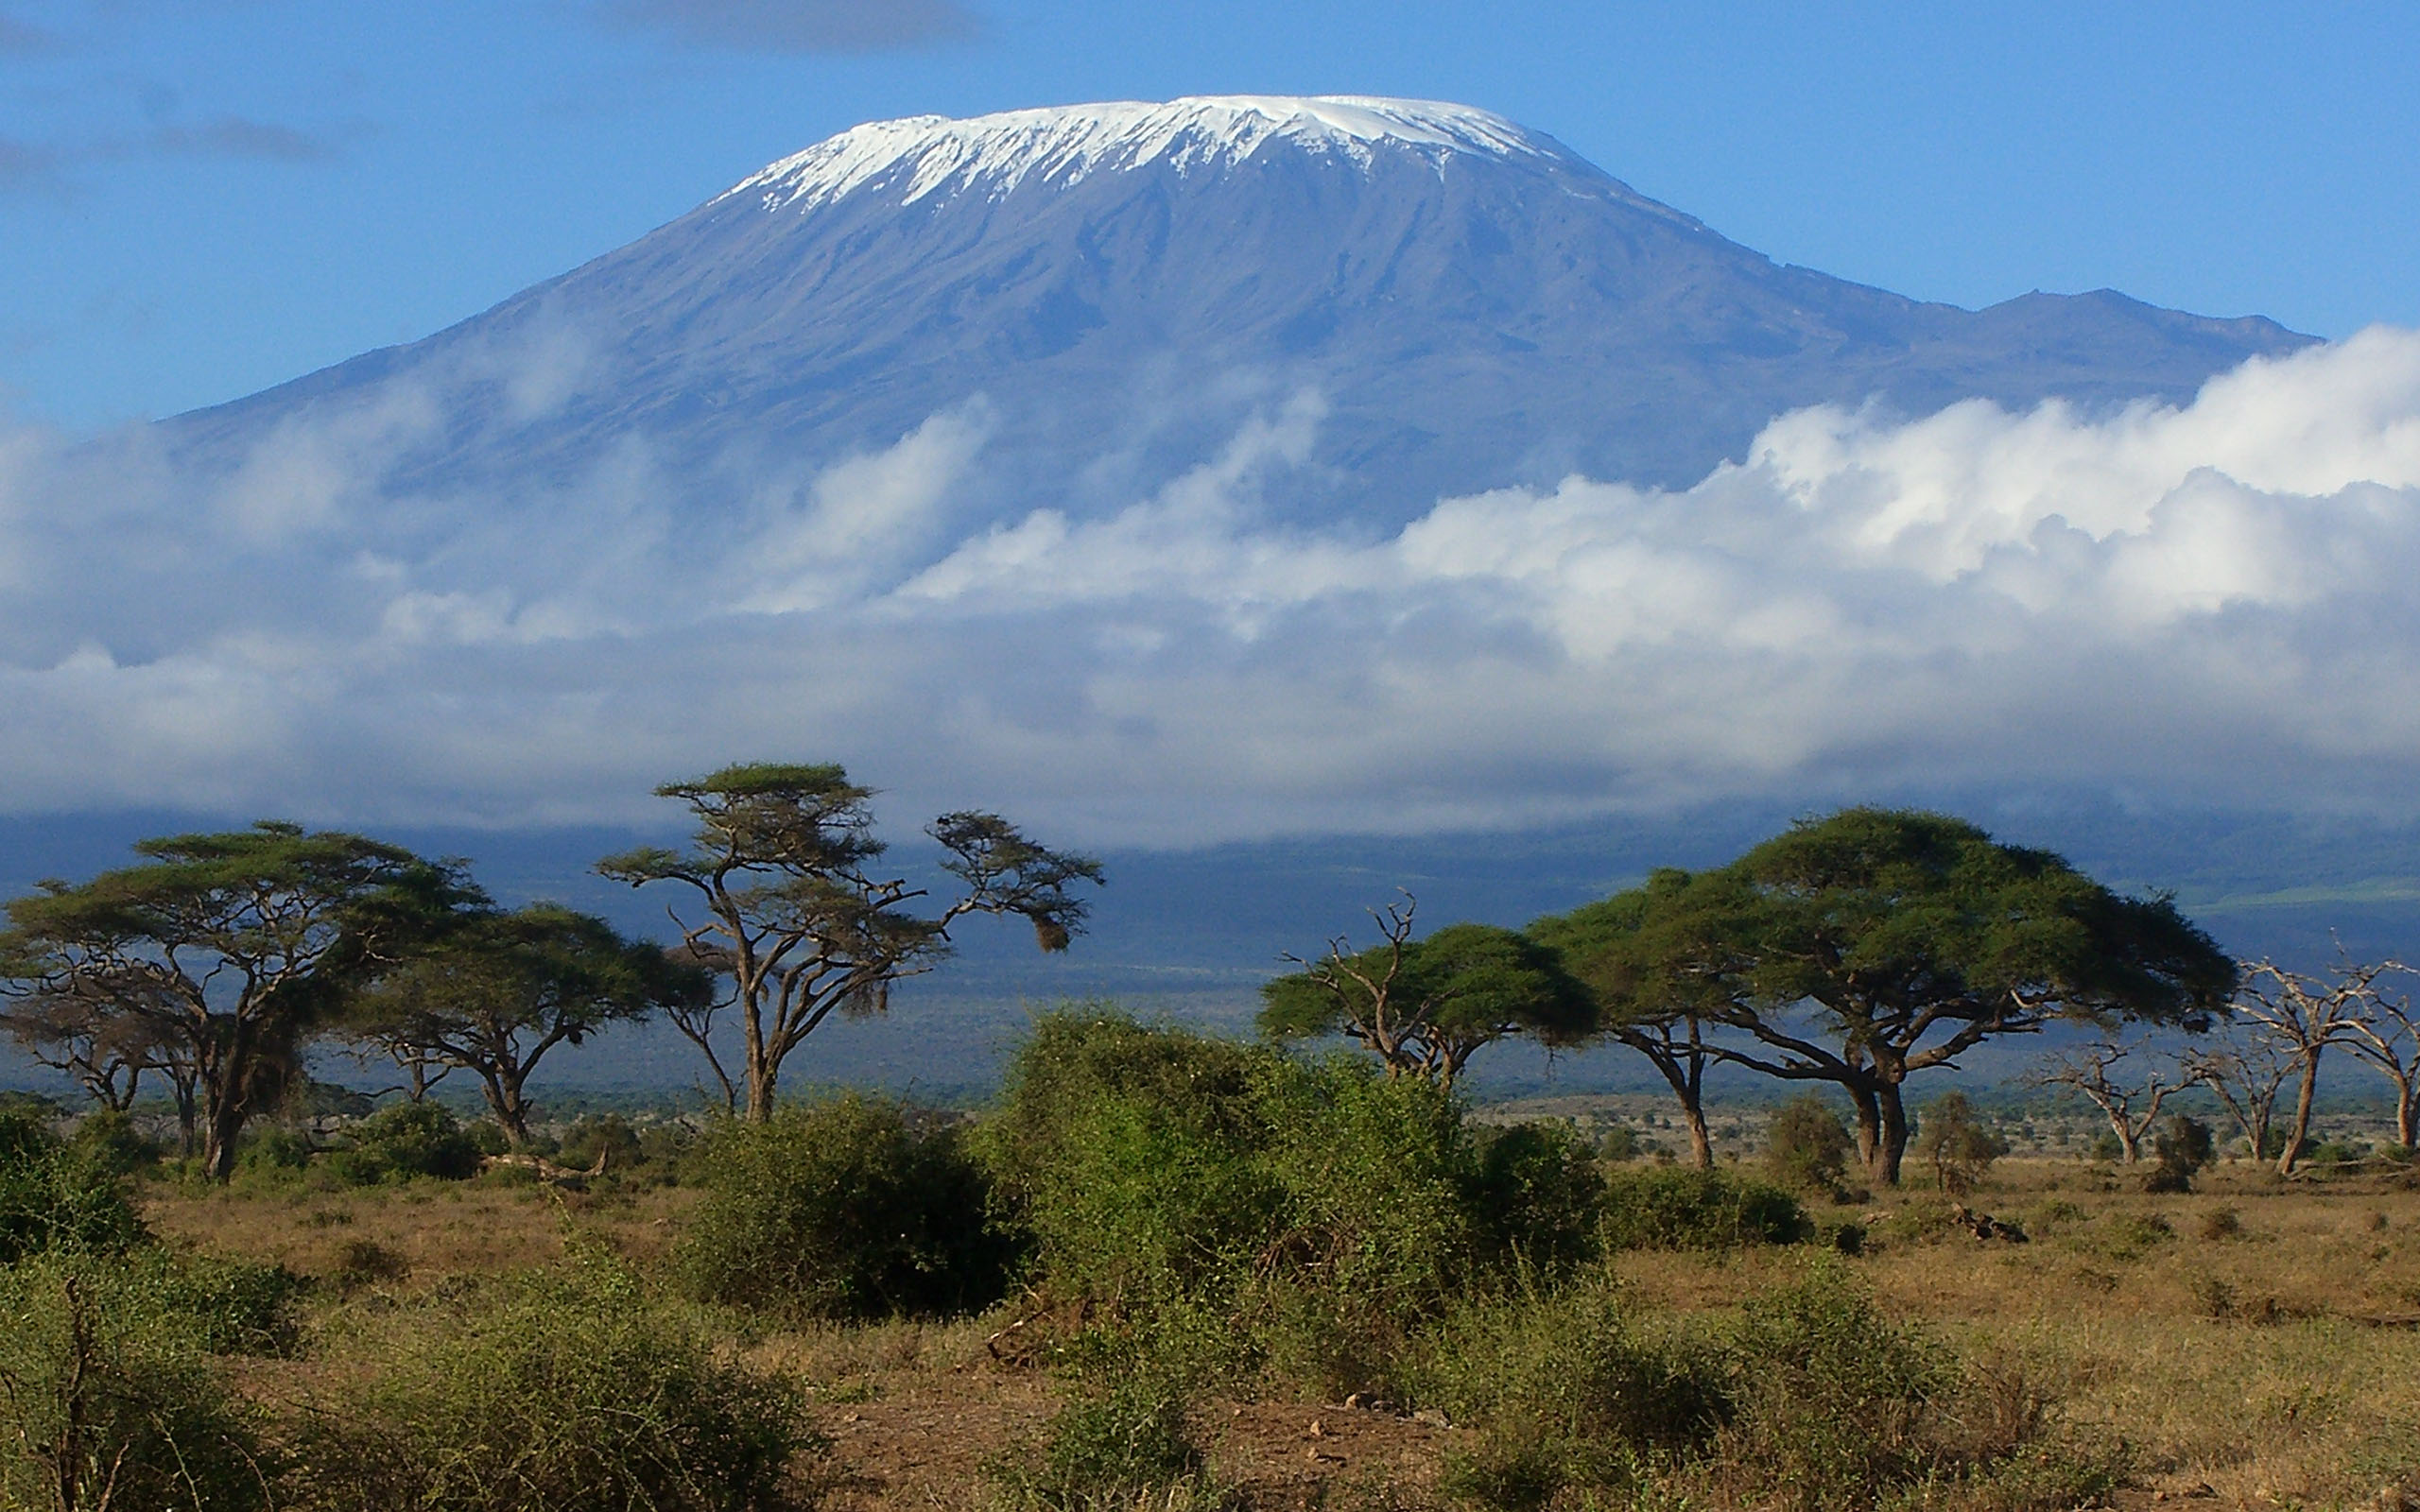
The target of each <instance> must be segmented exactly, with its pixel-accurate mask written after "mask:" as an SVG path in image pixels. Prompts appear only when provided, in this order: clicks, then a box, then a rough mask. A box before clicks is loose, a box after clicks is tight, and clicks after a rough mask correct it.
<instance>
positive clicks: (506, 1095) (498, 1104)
mask: <svg viewBox="0 0 2420 1512" xmlns="http://www.w3.org/2000/svg"><path fill="white" fill-rule="evenodd" d="M479 1080H480V1081H481V1082H482V1083H484V1084H485V1086H486V1088H487V1094H488V1111H489V1112H492V1113H493V1114H494V1115H495V1121H496V1124H497V1125H498V1126H499V1127H501V1128H502V1129H503V1130H504V1142H505V1143H507V1144H510V1146H512V1147H513V1148H514V1149H516V1150H517V1149H520V1148H521V1147H522V1146H523V1145H525V1144H527V1143H529V1104H528V1101H527V1099H526V1098H525V1097H523V1096H522V1093H521V1085H522V1078H521V1077H518V1076H509V1075H507V1074H503V1073H501V1072H493V1071H491V1072H483V1073H481V1074H480V1077H479Z"/></svg>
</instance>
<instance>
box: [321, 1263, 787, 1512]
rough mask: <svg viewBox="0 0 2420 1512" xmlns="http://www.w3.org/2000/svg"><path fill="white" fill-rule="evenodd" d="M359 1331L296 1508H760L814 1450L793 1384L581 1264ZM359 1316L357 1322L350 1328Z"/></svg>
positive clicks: (618, 1279)
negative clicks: (740, 1358) (760, 1369)
mask: <svg viewBox="0 0 2420 1512" xmlns="http://www.w3.org/2000/svg"><path fill="white" fill-rule="evenodd" d="M384 1316H385V1324H384V1326H383V1327H379V1328H376V1329H374V1330H372V1329H367V1328H365V1330H364V1331H363V1335H362V1336H361V1337H358V1338H356V1339H355V1341H354V1345H353V1348H352V1349H349V1350H348V1351H347V1352H346V1353H345V1354H343V1355H341V1356H340V1357H339V1358H340V1359H341V1360H342V1361H343V1362H344V1363H345V1364H346V1365H347V1366H349V1367H350V1368H349V1369H347V1370H345V1371H343V1372H341V1373H340V1374H341V1377H342V1383H341V1384H339V1385H338V1386H337V1387H335V1388H332V1389H334V1390H335V1391H336V1392H337V1395H335V1396H334V1397H332V1398H331V1399H330V1400H325V1401H323V1402H321V1403H320V1410H319V1411H316V1412H314V1413H312V1414H311V1415H310V1417H308V1418H307V1420H306V1424H307V1426H306V1431H305V1432H304V1433H303V1435H302V1438H301V1441H300V1443H299V1444H298V1446H297V1448H298V1452H299V1457H300V1459H301V1461H302V1468H301V1471H300V1473H299V1474H298V1476H297V1482H298V1487H297V1496H296V1500H295V1503H293V1504H295V1505H296V1506H297V1507H298V1508H299V1509H307V1512H424V1509H427V1508H433V1507H443V1508H445V1509H447V1512H636V1509H646V1512H772V1509H775V1508H781V1507H787V1506H792V1505H796V1504H799V1503H801V1502H802V1501H803V1500H804V1487H803V1486H801V1485H800V1483H799V1481H798V1478H797V1474H796V1471H797V1469H798V1467H797V1466H796V1465H795V1464H794V1461H796V1460H797V1459H798V1458H799V1457H800V1456H802V1455H804V1454H805V1453H807V1452H810V1451H812V1450H813V1449H814V1448H815V1447H816V1443H817V1441H816V1439H815V1438H814V1436H813V1435H812V1434H811V1433H810V1432H809V1431H808V1429H807V1427H806V1424H805V1418H804V1401H803V1398H802V1395H801V1393H800V1392H799V1390H798V1388H797V1387H796V1385H795V1383H791V1382H789V1381H787V1380H785V1379H781V1378H776V1377H771V1376H766V1375H761V1374H758V1373H757V1372H755V1371H753V1370H751V1369H749V1368H747V1367H746V1366H743V1365H741V1364H739V1363H738V1362H737V1361H735V1360H734V1359H731V1358H729V1357H728V1356H727V1355H725V1354H724V1353H722V1352H721V1351H719V1350H718V1349H717V1348H716V1347H715V1346H714V1345H713V1344H712V1343H710V1342H709V1340H708V1338H707V1337H706V1335H705V1334H704V1333H703V1332H700V1330H698V1329H696V1328H694V1327H692V1326H690V1325H689V1324H687V1323H685V1322H684V1321H683V1319H682V1318H681V1317H679V1316H678V1315H677V1314H674V1313H672V1312H670V1311H668V1310H667V1309H666V1307H665V1306H664V1305H663V1304H662V1303H661V1302H659V1301H658V1300H657V1299H656V1298H654V1297H651V1296H650V1295H649V1294H648V1291H647V1290H646V1288H645V1287H644V1286H642V1285H641V1284H640V1282H639V1281H638V1280H637V1279H636V1278H635V1277H634V1276H632V1275H631V1273H630V1272H629V1271H627V1270H625V1269H623V1268H622V1267H620V1266H619V1265H618V1264H617V1263H613V1262H611V1261H609V1260H606V1259H604V1258H602V1257H600V1256H598V1255H596V1254H593V1253H587V1254H582V1255H580V1256H579V1258H578V1259H577V1260H576V1262H575V1263H574V1264H573V1265H572V1266H570V1267H569V1268H567V1269H565V1270H562V1271H558V1272H553V1273H546V1274H541V1275H536V1276H531V1277H527V1278H524V1279H522V1280H518V1281H515V1282H511V1283H509V1284H507V1285H504V1286H503V1287H501V1288H500V1289H497V1290H493V1291H488V1292H478V1293H473V1294H471V1295H467V1296H458V1297H454V1298H453V1299H451V1300H446V1299H437V1298H430V1299H425V1300H423V1301H422V1302H421V1303H419V1304H418V1305H417V1306H416V1307H414V1308H413V1309H411V1310H409V1311H407V1312H405V1313H400V1314H385V1315H384ZM365 1321H366V1320H365Z"/></svg>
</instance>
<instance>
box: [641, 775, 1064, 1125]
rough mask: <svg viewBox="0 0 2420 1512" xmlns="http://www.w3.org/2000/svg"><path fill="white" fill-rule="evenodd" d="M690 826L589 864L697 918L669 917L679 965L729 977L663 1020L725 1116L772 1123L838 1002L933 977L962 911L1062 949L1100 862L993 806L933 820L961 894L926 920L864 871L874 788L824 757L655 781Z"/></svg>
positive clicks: (875, 850) (871, 857)
mask: <svg viewBox="0 0 2420 1512" xmlns="http://www.w3.org/2000/svg"><path fill="white" fill-rule="evenodd" d="M655 791H656V795H657V796H658V797H659V798H670V799H680V800H681V801H682V802H683V803H684V804H686V805H687V806H688V809H689V812H690V814H691V816H693V817H694V818H695V819H696V821H697V833H696V835H695V837H694V839H693V840H692V842H691V844H690V847H689V849H688V850H687V851H669V850H664V849H659V848H648V849H643V850H637V851H628V852H626V853H624V854H621V855H615V856H608V857H606V858H605V859H604V860H602V861H600V862H598V863H597V864H596V869H597V870H598V871H599V872H600V873H602V874H603V875H605V876H607V877H611V878H613V879H614V880H615V881H617V882H624V883H628V884H630V885H631V886H633V887H638V886H644V885H647V884H648V883H653V882H672V883H679V884H681V885H683V886H684V887H686V888H688V889H690V891H691V892H692V893H694V894H695V902H696V904H697V911H696V912H695V913H692V914H689V915H687V916H684V915H683V913H682V912H681V911H680V910H679V909H677V908H675V909H672V910H670V912H671V915H672V920H673V923H674V925H675V926H676V927H678V928H679V930H680V931H681V936H682V939H683V941H684V942H685V945H686V950H687V954H688V958H689V959H690V960H691V961H692V962H694V963H696V964H698V965H700V966H703V967H706V968H708V969H710V970H712V971H717V972H718V973H720V974H722V975H724V976H727V977H728V978H730V981H731V991H730V993H729V995H728V996H727V997H725V998H722V999H719V1000H712V1001H708V1002H705V1003H702V1004H692V1005H682V1006H678V1007H676V1008H675V1009H674V1011H672V1012H670V1013H668V1014H667V1017H668V1018H669V1019H670V1022H672V1023H673V1025H674V1026H675V1027H676V1028H678V1029H679V1030H680V1031H681V1032H682V1033H683V1034H684V1035H686V1036H687V1037H688V1038H689V1039H690V1040H692V1041H694V1042H695V1043H696V1044H697V1045H698V1047H699V1049H700V1050H701V1051H702V1052H704V1054H705V1057H706V1062H707V1064H708V1065H709V1066H710V1067H711V1068H712V1069H713V1071H714V1074H715V1076H716V1078H717V1080H718V1081H719V1082H720V1083H721V1084H722V1089H723V1094H724V1098H725V1101H726V1104H727V1105H728V1106H730V1107H732V1108H735V1109H737V1108H740V1106H741V1102H742V1094H743V1092H744V1094H745V1111H746V1114H747V1116H748V1118H749V1119H750V1121H752V1122H755V1123H762V1122H764V1121H765V1120H766V1119H768V1118H770V1117H771V1116H772V1111H773V1098H774V1092H775V1090H776V1087H777V1085H778V1083H779V1081H780V1079H781V1071H782V1063H783V1062H784V1061H786V1060H787V1059H788V1058H789V1057H790V1055H791V1053H792V1052H794V1051H795V1050H797V1049H798V1047H799V1046H800V1045H801V1044H802V1043H804V1041H805V1040H806V1037H807V1036H808V1035H810V1034H813V1033H814V1032H815V1030H816V1029H817V1028H818V1027H820V1026H821V1024H822V1023H823V1022H824V1020H826V1019H827V1018H829V1017H830V1016H831V1015H832V1014H833V1012H835V1011H836V1010H838V1011H843V1012H850V1013H881V1012H884V1011H886V1010H887V1009H888V1008H889V1006H890V985H891V984H892V983H893V982H896V981H898V980H899V979H901V978H902V977H907V976H913V975H917V974H919V973H921V972H924V971H930V970H931V969H932V967H933V966H934V965H935V964H936V963H938V962H939V961H940V960H941V959H942V957H943V956H945V955H947V954H948V953H949V951H950V949H951V942H950V936H949V930H950V926H951V925H952V924H954V923H956V922H957V921H958V920H959V919H962V918H964V917H965V916H967V915H969V914H995V915H1005V914H1014V915H1018V916H1020V917H1022V918H1024V919H1027V920H1028V921H1029V922H1030V923H1031V924H1032V925H1033V932H1034V938H1035V940H1036V942H1037V943H1039V944H1040V945H1041V947H1042V949H1043V950H1045V951H1063V950H1065V949H1066V948H1067V945H1068V942H1069V940H1070V939H1071V938H1072V937H1073V936H1074V934H1075V933H1076V931H1078V930H1079V929H1080V928H1081V927H1082V924H1083V919H1084V912H1085V907H1086V904H1085V902H1084V901H1083V900H1082V899H1080V898H1078V897H1077V896H1075V894H1074V893H1073V892H1072V891H1070V889H1071V888H1072V887H1073V886H1074V885H1076V884H1078V883H1080V882H1089V883H1093V884H1096V885H1098V883H1099V881H1100V864H1099V863H1098V862H1097V861H1095V860H1093V859H1091V858H1090V857H1088V856H1080V855H1076V854H1072V853H1066V852H1061V851H1047V850H1045V849H1044V848H1043V847H1041V846H1039V845H1036V844H1034V843H1033V842H1032V841H1030V840H1029V839H1027V838H1026V837H1025V836H1024V835H1023V834H1022V833H1018V831H1017V830H1016V828H1015V827H1014V826H1012V825H1011V824H1010V823H1009V822H1008V821H1007V820H1006V819H1003V818H1001V817H1000V816H998V815H996V814H984V813H977V812H961V813H954V814H944V815H942V816H941V817H940V818H938V819H935V820H934V821H933V822H932V823H931V824H930V825H928V826H926V827H925V833H926V834H928V835H930V836H931V837H932V838H933V840H934V841H935V842H936V843H938V844H939V845H940V846H941V848H942V852H943V859H942V870H944V871H945V872H947V873H948V874H949V875H950V876H952V877H954V878H956V879H957V881H958V883H959V889H958V895H957V896H956V897H955V898H953V899H952V900H951V901H950V902H948V903H947V904H946V905H945V906H944V907H943V908H942V910H941V911H940V913H939V914H937V915H933V916H924V915H918V914H913V913H910V912H908V909H907V907H906V905H907V904H908V903H909V902H914V901H915V900H917V899H920V898H924V897H925V896H927V893H926V889H925V888H922V887H918V886H915V885H912V884H911V883H909V882H908V880H907V879H905V878H901V877H896V876H885V875H881V874H879V873H877V872H876V871H875V870H874V869H873V868H874V864H875V863H876V862H877V861H879V860H880V859H881V857H882V855H883V853H884V851H885V850H886V849H887V847H886V846H885V845H884V844H883V843H882V842H881V841H880V840H878V839H876V838H875V837H874V833H873V811H872V810H871V809H870V808H869V806H868V800H869V799H872V798H873V789H872V788H868V787H860V786H858V785H857V784H856V783H855V782H850V781H849V778H848V774H847V773H846V772H845V771H843V770H842V769H841V768H840V767H839V766H838V765H773V764H755V765H738V766H727V767H724V768H723V769H722V770H720V771H718V772H715V773H713V774H711V775H709V776H706V777H701V778H698V779H696V780H694V781H691V782H667V783H666V784H665V785H663V786H662V787H659V788H657V789H656V790H655ZM725 1008H728V1009H731V1010H733V1011H735V1013H736V1014H737V1017H738V1019H739V1026H740V1031H741V1038H742V1044H743V1056H744V1059H743V1061H742V1063H741V1066H740V1075H739V1077H738V1078H736V1079H735V1078H734V1076H733V1075H732V1074H731V1069H730V1068H729V1067H727V1066H725V1065H724V1063H723V1061H722V1058H721V1057H720V1056H719V1055H718V1054H717V1051H716V1049H715V1045H714V1033H715V1027H716V1021H717V1016H718V1014H719V1013H720V1012H721V1011H722V1010H723V1009H725Z"/></svg>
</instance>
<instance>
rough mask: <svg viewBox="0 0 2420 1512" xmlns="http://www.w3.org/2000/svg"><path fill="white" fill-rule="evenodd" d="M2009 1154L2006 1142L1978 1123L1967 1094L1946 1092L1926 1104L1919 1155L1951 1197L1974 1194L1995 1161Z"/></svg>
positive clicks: (1918, 1149) (1920, 1133) (1918, 1135)
mask: <svg viewBox="0 0 2420 1512" xmlns="http://www.w3.org/2000/svg"><path fill="white" fill-rule="evenodd" d="M2007 1153H2008V1144H2007V1143H2006V1142H2005V1141H2003V1140H2001V1139H2000V1137H1999V1136H1998V1135H1997V1134H1994V1133H1993V1132H1992V1131H1991V1130H1990V1129H1987V1128H1985V1127H1983V1125H1981V1124H1980V1123H1979V1122H1978V1121H1977V1120H1976V1117H1975V1109H1974V1107H1973V1105H1972V1104H1970V1103H1968V1102H1967V1100H1966V1094H1965V1093H1964V1092H1960V1091H1947V1092H1944V1093H1942V1094H1941V1095H1940V1096H1938V1097H1936V1098H1934V1099H1933V1100H1932V1101H1931V1102H1929V1103H1927V1104H1926V1105H1925V1111H1924V1121H1923V1125H1922V1127H1921V1129H1920V1130H1919V1132H1918V1133H1917V1135H1916V1154H1917V1156H1918V1157H1919V1158H1920V1159H1922V1160H1924V1161H1925V1162H1926V1163H1927V1164H1928V1165H1930V1166H1931V1167H1932V1170H1933V1177H1934V1178H1935V1179H1936V1180H1938V1181H1939V1182H1940V1183H1941V1190H1942V1191H1944V1192H1945V1193H1947V1194H1950V1195H1951V1196H1953V1197H1962V1196H1965V1195H1966V1194H1968V1193H1971V1192H1973V1191H1974V1190H1975V1187H1976V1185H1977V1184H1978V1183H1979V1182H1980V1181H1981V1180H1982V1179H1983V1177H1984V1175H1985V1173H1987V1172H1989V1171H1990V1170H1991V1168H1992V1162H1993V1161H1995V1160H1998V1159H1999V1158H2000V1157H2001V1156H2003V1155H2006V1154H2007Z"/></svg>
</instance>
